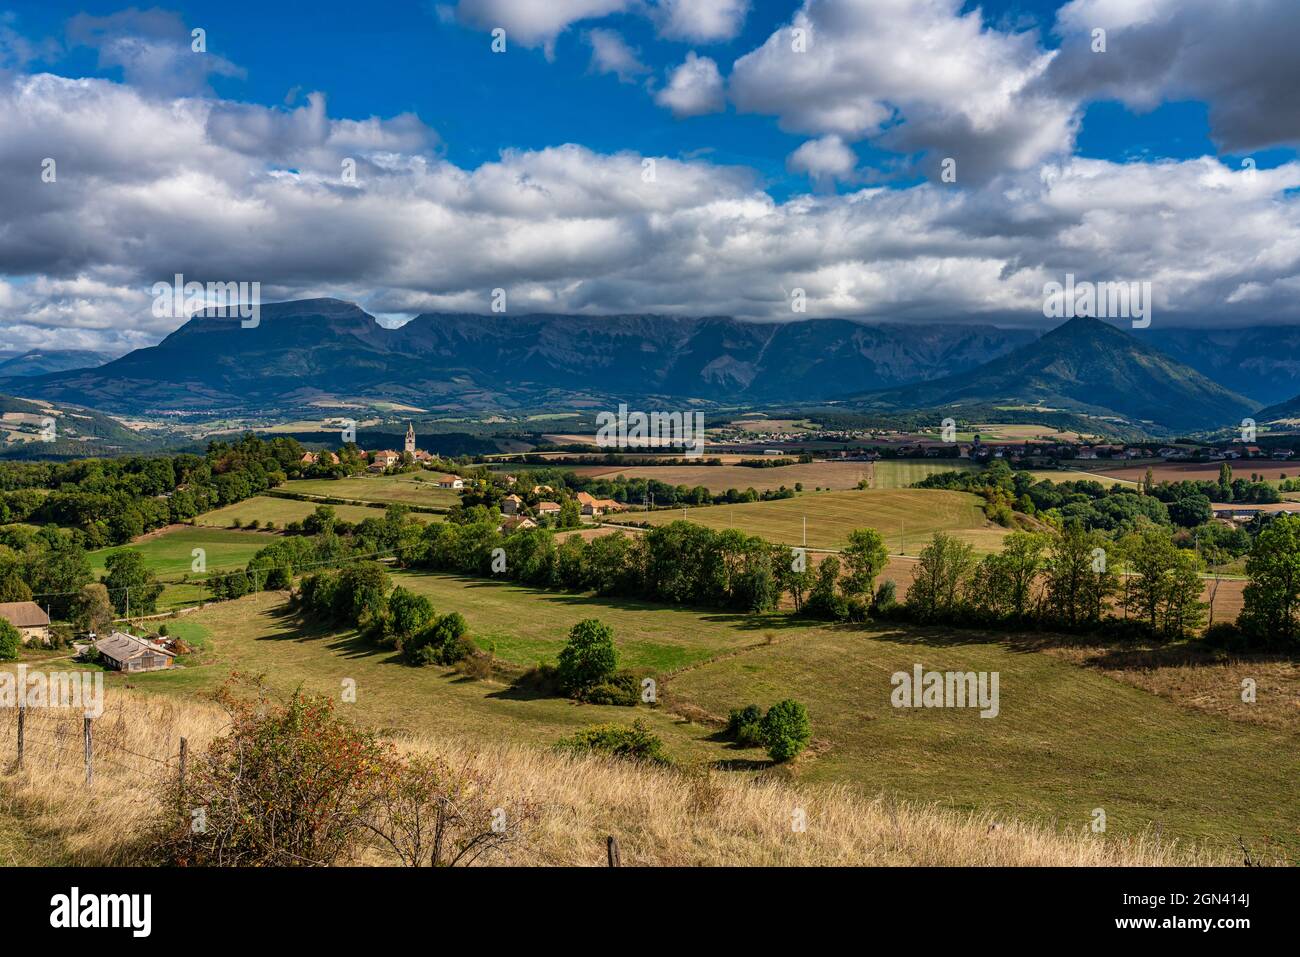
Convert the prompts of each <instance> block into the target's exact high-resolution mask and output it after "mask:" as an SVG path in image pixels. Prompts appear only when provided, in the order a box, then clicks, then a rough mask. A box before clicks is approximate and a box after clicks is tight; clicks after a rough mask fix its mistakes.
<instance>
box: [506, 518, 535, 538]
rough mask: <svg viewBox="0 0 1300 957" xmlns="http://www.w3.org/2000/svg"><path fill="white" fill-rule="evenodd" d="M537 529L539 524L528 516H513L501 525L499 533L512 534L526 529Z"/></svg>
mask: <svg viewBox="0 0 1300 957" xmlns="http://www.w3.org/2000/svg"><path fill="white" fill-rule="evenodd" d="M536 527H537V523H536V522H534V521H533V520H532V519H531V518H529V517H528V516H527V515H512V516H511V517H509V518H507V519H505V520H504V521H503V522H502V523H501V527H500V528H499V529H498V531H502V532H506V533H507V534H508V533H510V532H519V531H523V530H524V529H526V528H536Z"/></svg>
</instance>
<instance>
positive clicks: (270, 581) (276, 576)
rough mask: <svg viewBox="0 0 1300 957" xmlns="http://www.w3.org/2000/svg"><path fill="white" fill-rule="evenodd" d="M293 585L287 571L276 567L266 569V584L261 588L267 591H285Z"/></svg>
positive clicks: (281, 566) (280, 566)
mask: <svg viewBox="0 0 1300 957" xmlns="http://www.w3.org/2000/svg"><path fill="white" fill-rule="evenodd" d="M292 584H293V576H292V575H290V574H289V569H288V568H286V567H285V566H283V565H277V566H275V567H274V568H268V569H267V571H266V584H265V585H264V586H263V587H265V589H266V590H267V591H285V590H286V589H288V588H289V587H290V586H291V585H292Z"/></svg>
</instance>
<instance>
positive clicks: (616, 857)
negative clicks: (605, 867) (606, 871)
mask: <svg viewBox="0 0 1300 957" xmlns="http://www.w3.org/2000/svg"><path fill="white" fill-rule="evenodd" d="M605 854H606V855H607V856H608V857H609V866H610V867H622V866H623V859H622V857H621V855H620V854H619V852H618V838H616V837H615V836H614V835H613V834H611V835H610V836H609V837H607V838H605Z"/></svg>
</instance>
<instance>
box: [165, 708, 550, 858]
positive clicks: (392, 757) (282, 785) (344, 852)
mask: <svg viewBox="0 0 1300 957" xmlns="http://www.w3.org/2000/svg"><path fill="white" fill-rule="evenodd" d="M258 690H259V694H258V696H257V699H256V700H254V701H247V700H243V699H241V698H237V697H236V696H235V695H234V694H233V693H232V691H231V688H230V687H229V686H227V687H226V688H223V689H222V690H221V692H219V699H220V700H221V702H222V703H223V704H224V705H225V706H226V709H227V711H228V712H229V714H230V718H231V724H230V729H229V731H228V732H227V733H225V734H224V735H223V736H221V737H219V738H217V739H216V740H215V741H213V742H212V744H211V745H209V746H208V748H207V749H206V750H205V751H204V752H202V753H200V754H199V755H197V756H196V757H195V758H193V759H191V760H192V763H191V766H190V771H189V773H188V774H187V775H186V778H185V784H184V787H183V789H182V785H181V783H180V781H179V780H178V779H177V778H176V777H175V776H172V775H168V776H167V777H166V779H165V781H166V783H165V784H164V785H163V786H162V788H161V793H160V794H159V798H160V799H161V804H162V807H163V808H165V809H167V811H166V817H164V819H163V820H162V821H161V822H160V824H159V826H158V827H157V828H156V829H155V831H154V834H153V835H152V837H153V839H152V841H151V845H152V846H151V851H152V856H153V857H154V858H155V859H156V860H157V861H158V862H159V863H164V864H183V865H194V866H225V867H240V866H280V867H283V866H312V865H332V864H350V863H355V862H357V861H358V859H359V858H360V855H361V853H362V852H363V851H364V850H365V849H366V848H367V847H369V848H372V849H374V850H378V851H381V852H384V853H387V854H391V855H394V856H395V857H396V858H397V860H398V861H399V862H400V863H401V864H404V865H407V866H430V865H432V866H453V865H457V864H460V865H469V864H473V863H474V862H475V861H477V860H479V859H480V858H482V857H484V856H486V855H490V854H493V853H496V852H497V851H499V850H501V849H503V848H505V847H507V846H508V845H509V844H511V843H512V842H514V841H515V840H517V839H518V837H519V836H520V835H521V833H522V832H523V830H524V829H525V828H526V827H528V826H529V824H530V823H531V821H532V820H533V819H534V818H535V817H536V810H535V808H534V807H533V806H532V805H531V804H528V803H517V804H514V805H512V806H509V807H507V808H506V809H505V810H506V813H505V815H504V816H503V817H498V815H497V814H496V813H495V809H494V808H493V804H495V803H496V802H495V801H493V800H491V799H490V797H489V794H488V790H487V784H488V782H487V781H486V780H485V779H484V778H483V777H482V776H481V775H480V774H479V773H478V772H476V771H474V770H473V769H472V768H469V767H463V768H453V767H452V766H450V765H449V764H448V763H447V762H446V761H444V760H442V759H441V758H437V757H421V756H416V757H412V758H408V759H403V758H401V757H399V756H398V755H397V754H396V753H395V752H394V751H393V749H392V748H391V747H389V746H388V745H385V744H383V743H382V742H380V741H378V740H377V739H376V737H375V735H374V733H373V732H370V731H364V730H360V729H358V728H357V727H355V726H354V725H352V724H350V723H348V722H346V721H344V720H343V719H341V718H338V717H337V716H335V714H334V711H333V704H332V703H331V702H330V701H329V700H328V699H325V698H312V697H306V696H304V695H303V694H302V693H301V692H298V693H295V694H294V695H293V697H292V698H291V699H290V700H289V701H288V703H287V704H284V705H279V704H278V703H276V702H273V701H271V700H269V699H268V698H267V697H266V695H265V694H264V693H262V691H261V689H260V688H259V689H258ZM196 808H201V809H202V815H203V817H202V821H203V827H201V828H197V827H194V826H193V825H194V821H195V818H194V817H193V809H196ZM498 821H501V823H502V825H503V826H498Z"/></svg>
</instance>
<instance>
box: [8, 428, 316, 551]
mask: <svg viewBox="0 0 1300 957" xmlns="http://www.w3.org/2000/svg"><path fill="white" fill-rule="evenodd" d="M301 456H302V447H301V446H300V445H299V444H298V443H297V442H296V441H294V440H293V439H288V438H275V439H262V438H258V437H257V436H253V435H245V436H244V437H243V438H242V439H239V440H238V441H236V442H233V443H232V442H213V443H212V444H210V445H209V446H208V450H207V452H206V454H204V455H189V454H186V455H173V456H152V457H141V456H128V457H125V458H118V459H81V460H78V461H74V462H64V463H54V462H35V463H29V462H21V463H19V462H7V463H0V489H3V490H4V491H3V492H0V524H6V523H17V522H24V523H30V524H36V525H44V524H55V525H60V526H63V527H65V528H69V529H72V530H73V534H74V536H75V541H76V543H77V544H78V545H79V546H81V547H82V548H85V549H95V548H102V547H104V546H105V545H118V544H122V543H124V542H128V541H130V540H131V539H133V538H135V537H137V536H139V535H142V534H144V533H145V532H147V531H151V530H152V529H155V528H161V527H162V526H164V525H168V524H171V523H175V522H185V521H188V520H189V519H191V518H194V517H196V516H198V515H200V514H202V513H204V512H207V511H211V510H212V509H215V508H220V507H222V506H225V505H233V504H235V503H236V502H240V501H243V500H244V499H246V498H250V497H251V496H254V495H257V494H259V493H261V492H264V491H266V490H267V489H270V488H274V487H275V486H277V485H279V484H281V483H282V482H284V481H285V478H286V476H287V474H288V471H289V470H290V469H293V468H296V467H297V462H298V460H299V459H300V458H301Z"/></svg>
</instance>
